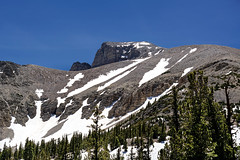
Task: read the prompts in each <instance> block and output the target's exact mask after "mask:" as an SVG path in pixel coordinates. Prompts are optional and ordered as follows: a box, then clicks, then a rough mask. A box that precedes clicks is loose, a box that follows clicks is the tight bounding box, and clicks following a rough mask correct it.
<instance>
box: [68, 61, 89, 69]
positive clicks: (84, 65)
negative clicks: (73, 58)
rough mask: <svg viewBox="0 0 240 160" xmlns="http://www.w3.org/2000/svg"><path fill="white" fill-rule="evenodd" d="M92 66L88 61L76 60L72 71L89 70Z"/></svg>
mask: <svg viewBox="0 0 240 160" xmlns="http://www.w3.org/2000/svg"><path fill="white" fill-rule="evenodd" d="M90 68H91V65H90V64H88V63H85V62H83V63H80V62H75V63H73V65H72V67H71V69H70V71H82V70H87V69H90Z"/></svg>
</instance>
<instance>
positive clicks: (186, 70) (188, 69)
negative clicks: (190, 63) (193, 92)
mask: <svg viewBox="0 0 240 160" xmlns="http://www.w3.org/2000/svg"><path fill="white" fill-rule="evenodd" d="M192 69H193V67H189V68H186V69H185V70H184V71H183V74H182V75H181V77H183V76H185V75H186V74H187V73H188V72H190V71H191V70H192Z"/></svg>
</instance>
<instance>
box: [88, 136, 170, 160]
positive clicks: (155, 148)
mask: <svg viewBox="0 0 240 160" xmlns="http://www.w3.org/2000/svg"><path fill="white" fill-rule="evenodd" d="M166 143H167V142H166V141H164V142H161V143H159V142H154V143H153V145H151V146H150V157H151V160H158V152H159V151H160V150H161V149H163V148H164V146H165V144H166ZM118 149H119V148H116V149H114V150H113V151H111V152H110V156H111V157H115V158H116V157H117V152H118ZM120 149H121V152H120V155H121V157H123V159H124V160H129V159H131V150H132V153H133V157H135V158H136V157H137V156H138V149H137V148H136V147H135V146H128V147H127V151H126V152H125V151H124V148H123V145H122V146H121V147H120ZM85 155H86V154H85Z"/></svg>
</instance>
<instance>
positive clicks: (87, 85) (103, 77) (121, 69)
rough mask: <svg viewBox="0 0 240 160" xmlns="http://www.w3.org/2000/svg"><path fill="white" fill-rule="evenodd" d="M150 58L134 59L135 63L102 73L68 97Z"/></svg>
mask: <svg viewBox="0 0 240 160" xmlns="http://www.w3.org/2000/svg"><path fill="white" fill-rule="evenodd" d="M148 58H149V57H147V58H144V59H137V60H133V63H132V64H130V65H128V66H126V67H124V68H119V69H117V70H112V71H110V72H108V73H107V74H106V75H100V76H99V77H98V78H96V79H93V80H91V81H89V82H88V83H87V84H85V85H84V86H83V87H81V88H78V89H76V90H74V91H72V92H70V93H69V94H68V95H67V97H71V96H74V95H76V94H79V93H81V92H83V91H85V90H87V89H89V88H91V87H93V86H95V85H98V84H100V83H103V82H105V81H107V80H109V79H111V78H113V77H115V76H117V75H119V74H121V73H123V72H125V71H127V70H129V69H130V68H132V67H135V66H136V65H137V64H139V63H141V62H143V61H145V60H147V59H148Z"/></svg>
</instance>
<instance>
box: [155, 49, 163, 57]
mask: <svg viewBox="0 0 240 160" xmlns="http://www.w3.org/2000/svg"><path fill="white" fill-rule="evenodd" d="M161 51H162V50H159V51H158V52H157V53H155V54H154V55H155V56H156V55H158V54H159V53H160V52H161Z"/></svg>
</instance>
